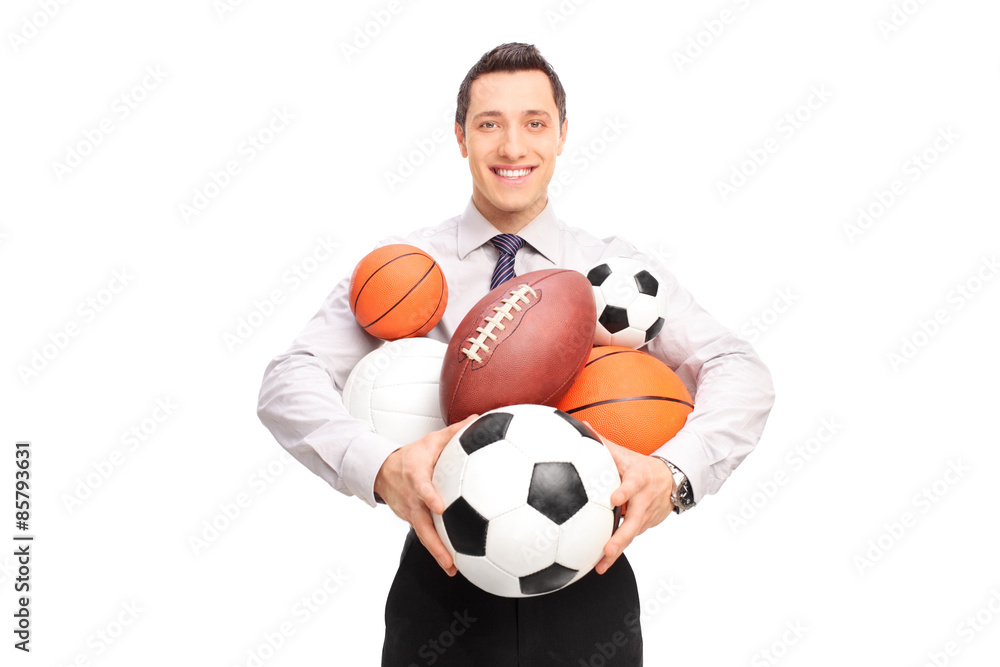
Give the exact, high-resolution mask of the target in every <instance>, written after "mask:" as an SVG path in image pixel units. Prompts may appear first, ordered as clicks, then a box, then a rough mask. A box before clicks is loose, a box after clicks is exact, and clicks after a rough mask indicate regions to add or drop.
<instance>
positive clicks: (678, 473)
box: [656, 456, 694, 514]
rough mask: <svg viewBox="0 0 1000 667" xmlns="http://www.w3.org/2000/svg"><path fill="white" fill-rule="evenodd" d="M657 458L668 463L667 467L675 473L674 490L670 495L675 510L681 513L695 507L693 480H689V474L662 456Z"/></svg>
mask: <svg viewBox="0 0 1000 667" xmlns="http://www.w3.org/2000/svg"><path fill="white" fill-rule="evenodd" d="M656 458H658V459H660V460H661V461H663V462H664V463H666V464H667V467H668V468H670V472H671V473H673V476H674V492H673V493H672V494H671V495H670V502H672V503H673V504H674V511H675V512H677V513H678V514H680V513H681V512H686V511H687V510H689V509H691V508H692V507H694V492H693V491H692V490H691V482H690V481H689V480H688V478H687V475H685V474H684V472H683V471H682V470H681V469H680V468H678V467H677V466H675V465H674V464H673V463H671V462H670V461H668V460H666V459H665V458H663V457H662V456H657V457H656Z"/></svg>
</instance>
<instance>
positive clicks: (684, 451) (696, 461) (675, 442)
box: [652, 429, 711, 505]
mask: <svg viewBox="0 0 1000 667" xmlns="http://www.w3.org/2000/svg"><path fill="white" fill-rule="evenodd" d="M652 455H653V456H659V457H662V458H665V459H666V460H668V461H670V462H671V463H673V464H674V465H675V466H677V467H678V468H680V470H681V472H683V473H684V476H685V477H687V478H688V481H689V482H690V483H691V493H692V494H693V495H694V502H695V504H696V505H697V504H698V503H700V502H701V499H702V498H703V497H704V496H705V494H706V493H708V490H709V488H710V479H711V465H710V464H709V461H708V459H707V458H706V457H705V450H704V449H703V448H702V446H701V442H700V441H699V440H698V436H696V435H693V434H687V433H685V432H684V430H683V429H682V430H681V431H680V432H679V433H678V434H677V435H675V436H674V437H673V438H671V439H670V440H669V441H668V442H667V444H665V445H663V446H662V447H660V448H659V449H657V450H656V451H655V452H653V454H652Z"/></svg>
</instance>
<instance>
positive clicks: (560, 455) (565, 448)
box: [506, 405, 580, 463]
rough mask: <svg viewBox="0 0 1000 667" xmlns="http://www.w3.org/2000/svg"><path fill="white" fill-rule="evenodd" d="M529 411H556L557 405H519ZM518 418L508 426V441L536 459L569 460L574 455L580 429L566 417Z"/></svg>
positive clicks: (530, 457)
mask: <svg viewBox="0 0 1000 667" xmlns="http://www.w3.org/2000/svg"><path fill="white" fill-rule="evenodd" d="M518 408H519V410H520V411H521V412H522V413H524V414H525V415H527V414H530V412H539V413H545V412H552V413H555V412H556V409H555V408H550V407H547V406H540V405H539V406H518ZM548 416H549V415H545V417H546V418H540V419H531V418H525V419H515V420H513V421H512V422H511V423H510V427H509V428H508V429H507V437H506V439H507V441H508V442H510V443H511V444H512V445H514V446H515V447H517V448H518V449H519V450H520V451H521V452H523V453H524V455H525V456H526V457H527V458H528V459H529V460H531V462H532V463H534V462H535V461H568V460H569V459H570V457H572V456H573V449H572V447H573V446H575V445H576V443H577V440H578V438H579V437H580V434H579V432H578V431H577V430H576V428H574V426H573V425H572V424H570V423H569V422H567V421H566V420H565V419H549V418H548Z"/></svg>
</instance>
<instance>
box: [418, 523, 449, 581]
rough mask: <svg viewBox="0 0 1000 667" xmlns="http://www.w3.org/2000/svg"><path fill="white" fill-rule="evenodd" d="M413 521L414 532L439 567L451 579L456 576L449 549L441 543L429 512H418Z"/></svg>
mask: <svg viewBox="0 0 1000 667" xmlns="http://www.w3.org/2000/svg"><path fill="white" fill-rule="evenodd" d="M412 520H413V530H414V531H415V532H416V533H417V538H418V539H419V540H420V543H421V544H423V545H424V548H426V549H427V551H428V552H429V553H430V555H431V556H433V557H434V560H436V561H437V563H438V565H440V566H441V569H442V570H444V571H445V572H446V573H447V574H448V576H449V577H453V576H455V573H456V572H457V570H456V569H455V563H454V562H453V561H452V558H451V554H450V553H448V549H447V547H445V546H444V542H442V541H441V537H440V536H439V535H438V534H437V529H436V528H435V527H434V522H433V521H432V520H431V515H430V514H428V513H427V512H418V513H416V514H415V515H414V516H413V517H412Z"/></svg>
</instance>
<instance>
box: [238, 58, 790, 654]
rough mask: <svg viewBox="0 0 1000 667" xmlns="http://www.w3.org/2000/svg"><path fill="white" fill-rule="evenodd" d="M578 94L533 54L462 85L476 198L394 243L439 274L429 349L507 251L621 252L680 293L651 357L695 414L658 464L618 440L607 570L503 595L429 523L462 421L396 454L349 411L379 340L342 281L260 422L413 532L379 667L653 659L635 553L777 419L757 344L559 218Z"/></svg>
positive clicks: (715, 483) (560, 259) (580, 265)
mask: <svg viewBox="0 0 1000 667" xmlns="http://www.w3.org/2000/svg"><path fill="white" fill-rule="evenodd" d="M565 99H566V96H565V92H564V91H563V88H562V85H561V83H560V82H559V78H558V77H557V76H556V74H555V72H554V71H553V70H552V68H551V66H550V65H549V63H548V62H546V61H545V59H544V58H542V57H541V55H540V54H539V53H538V51H537V50H536V49H535V48H534V47H533V46H529V45H525V44H504V45H502V46H499V47H497V48H496V49H494V50H492V51H490V52H489V53H487V54H485V55H484V56H483V57H482V59H481V60H480V61H479V62H478V63H477V64H476V65H475V66H474V67H473V68H472V70H470V72H469V74H468V75H467V76H466V79H465V81H464V82H463V83H462V85H461V88H460V90H459V95H458V108H457V111H456V117H455V119H456V122H455V136H456V139H457V141H458V145H459V149H460V152H461V154H462V157H464V158H467V159H468V160H469V169H470V171H471V173H472V198H471V201H470V202H469V204H468V206H467V207H466V210H465V212H464V213H463V214H462V215H460V216H458V217H456V218H453V219H451V220H448V221H447V222H445V223H443V224H441V225H439V226H437V227H434V228H429V229H425V230H420V231H418V232H414V233H413V234H411V235H409V236H407V237H403V238H394V239H387V240H386V241H385V242H386V243H395V242H402V243H409V244H411V245H415V246H418V247H420V248H422V249H424V250H425V251H427V252H428V253H429V254H430V255H431V256H432V257H434V258H435V259H437V261H438V262H439V263H440V265H441V267H442V269H443V271H444V274H445V277H446V279H447V281H448V287H449V303H448V307H447V310H446V312H445V314H444V316H443V318H442V320H441V322H440V323H439V324H438V325H437V327H435V329H434V330H432V331H431V333H430V334H429V337H433V338H437V339H438V340H442V341H447V340H448V339H449V338H450V336H451V334H452V333H453V332H454V330H455V327H456V326H457V325H458V323H459V322H460V321H461V319H462V318H463V317H464V315H465V314H466V312H468V310H469V309H470V308H471V307H472V306H473V305H474V304H475V303H476V302H477V301H478V300H479V299H480V298H481V297H482V296H483V295H484V294H485V293H486V292H487V291H488V290H489V287H490V282H491V278H493V277H494V274H500V273H502V272H503V271H504V270H509V268H510V263H511V255H513V268H514V270H515V272H516V273H518V274H521V273H526V272H528V271H534V270H538V269H543V268H552V267H556V266H560V267H567V268H572V269H576V270H579V271H586V270H587V269H588V268H589V267H590V266H592V265H593V264H595V263H597V262H598V260H601V259H605V258H609V257H616V256H622V255H624V256H631V257H636V258H639V259H641V260H642V261H644V262H647V263H648V265H650V266H651V267H652V268H654V270H655V271H656V272H658V273H659V274H660V275H661V277H662V278H663V279H664V281H665V282H666V284H667V289H668V291H669V298H670V314H669V316H668V318H667V321H666V323H665V325H664V327H663V333H661V334H660V336H658V337H657V338H656V339H654V340H653V342H652V343H651V344H650V345H649V346H648V351H649V352H650V353H651V354H653V355H655V356H657V357H658V358H660V359H661V360H663V361H664V362H665V363H667V364H668V365H669V366H670V367H671V368H673V369H675V370H676V372H677V373H678V375H679V376H680V378H681V379H682V380H683V381H684V382H685V384H686V385H687V386H688V388H689V390H690V391H691V394H692V396H693V397H694V402H695V408H694V411H693V412H692V413H691V415H690V416H689V418H688V421H687V424H686V425H685V427H684V429H683V430H682V431H681V432H680V433H678V434H677V436H675V437H674V438H673V439H672V440H670V442H668V443H665V444H664V446H663V447H661V448H660V449H659V450H658V451H656V452H655V453H654V455H653V456H642V455H639V454H636V453H634V452H632V451H631V450H629V449H626V448H625V447H621V446H619V445H618V444H616V443H608V447H609V449H610V450H611V453H612V455H613V457H614V459H615V462H616V463H617V465H618V468H619V471H620V473H621V478H622V483H621V486H620V487H619V488H618V489H617V490H616V491H615V492H614V494H613V495H612V501H613V502H615V503H616V504H619V505H624V506H625V507H626V511H625V518H624V520H623V521H622V524H621V526H620V527H619V529H618V530H617V532H616V533H615V534H614V536H613V537H612V538H611V540H610V541H609V542H608V544H607V545H606V546H605V549H604V557H603V558H602V559H601V561H600V562H599V563H598V564H597V566H596V568H595V571H594V572H591V573H590V574H588V575H587V576H586V577H584V578H583V579H581V580H580V581H579V582H577V583H575V584H573V585H572V586H569V587H567V588H565V589H562V590H560V591H557V592H555V593H552V594H549V595H544V596H539V597H536V598H526V599H520V600H512V599H506V598H499V597H496V596H492V595H489V594H487V593H484V592H482V591H480V590H479V589H477V588H475V587H474V586H473V585H471V584H470V583H469V582H468V581H466V580H465V579H464V578H463V577H461V576H455V575H456V570H455V566H454V563H453V562H452V559H451V557H450V556H449V554H448V551H447V550H446V549H445V547H444V545H443V543H442V542H441V540H440V538H439V537H438V535H437V533H436V532H435V530H434V526H433V522H432V518H431V513H432V512H434V513H441V512H443V511H444V509H445V508H444V504H443V502H442V500H441V498H440V497H439V496H438V495H437V493H436V492H435V490H434V487H433V485H432V483H431V475H432V471H433V466H434V463H435V461H436V460H437V456H438V454H439V453H440V452H441V450H442V449H443V447H444V446H445V444H447V442H448V441H449V440H450V439H451V437H452V435H454V434H455V433H456V432H457V430H458V429H459V428H461V426H463V425H464V423H466V422H462V423H459V424H454V425H452V426H450V427H448V428H446V429H443V430H441V431H437V432H435V433H431V434H429V435H427V436H425V437H424V438H421V439H420V440H417V441H416V442H413V443H409V444H406V445H403V446H400V444H398V443H394V442H391V441H388V440H386V439H385V438H382V437H380V436H378V435H377V434H375V433H372V432H370V431H369V430H368V429H367V427H366V426H365V424H364V423H362V422H360V421H359V420H355V419H352V418H351V417H350V416H349V415H348V414H347V411H346V410H345V408H344V406H343V402H342V401H341V396H340V391H341V390H342V388H343V386H344V382H345V380H346V378H347V375H348V374H349V373H350V371H351V369H352V368H353V366H354V365H355V364H356V363H357V361H358V360H360V359H361V357H362V356H364V354H366V353H368V352H369V351H371V350H373V349H375V347H377V346H378V344H379V341H377V340H375V339H373V338H371V337H370V336H368V334H366V333H364V332H363V331H362V330H361V328H360V327H358V326H357V324H356V323H355V321H354V319H353V316H352V315H351V311H350V308H349V306H348V299H347V292H348V284H349V280H348V279H346V278H345V279H344V280H343V281H341V283H340V284H338V285H337V287H336V288H335V289H334V290H333V292H332V293H331V294H330V296H329V297H328V299H327V301H326V303H325V304H324V305H323V307H322V308H321V309H320V311H319V313H317V315H316V316H315V317H314V318H313V319H312V320H311V321H310V322H309V324H308V325H307V326H306V329H305V330H304V331H303V332H302V334H300V336H299V337H298V338H297V339H296V340H295V341H294V343H293V344H292V347H291V349H289V350H288V351H287V352H286V353H284V354H282V355H279V356H278V357H277V358H275V359H274V361H272V362H271V364H270V365H269V366H268V369H267V371H266V373H265V378H264V383H263V386H262V387H261V394H260V404H259V408H258V413H259V415H260V418H261V420H262V421H263V422H264V424H265V425H266V426H267V427H268V428H269V429H270V430H271V432H272V433H273V434H274V436H275V437H276V439H277V440H278V441H279V442H280V443H281V444H282V446H284V447H285V448H286V449H288V451H290V452H291V453H292V454H293V455H294V456H295V457H296V458H298V459H299V460H300V461H302V463H304V464H305V465H306V466H308V467H309V468H310V469H311V470H312V471H313V472H315V473H316V474H318V475H320V476H321V477H323V479H325V480H327V481H328V482H329V483H330V484H331V485H333V486H334V488H336V489H338V490H339V491H341V492H343V493H345V494H349V495H357V496H360V497H361V498H363V499H364V500H365V501H366V502H368V504H370V505H374V504H375V503H376V502H378V501H382V502H384V503H385V504H387V505H389V507H390V508H391V509H392V510H393V512H395V513H396V514H397V515H398V516H399V517H400V518H402V519H403V520H404V521H406V522H408V523H409V524H410V525H411V526H412V528H413V530H412V531H411V532H410V534H409V536H408V537H407V540H406V543H405V545H404V550H403V556H402V557H401V561H400V567H399V570H398V572H397V574H396V578H395V580H394V582H393V585H392V589H391V590H390V593H389V598H388V600H387V603H386V638H385V644H384V647H383V665H387V666H392V667H399V666H402V667H406V666H408V665H429V664H436V665H475V666H476V667H490V666H493V665H546V666H551V665H564V664H565V665H578V664H594V662H595V661H596V662H598V663H599V664H603V665H640V664H642V635H641V631H640V628H639V611H640V610H639V599H638V593H637V589H636V583H635V578H634V576H633V575H632V571H631V569H630V567H629V565H628V563H627V561H626V559H625V558H624V557H621V555H622V551H623V550H624V549H625V547H626V546H628V545H629V544H630V543H631V541H632V540H633V539H634V538H635V537H636V536H638V535H639V534H641V533H642V532H644V531H645V530H647V529H648V528H651V527H653V526H655V525H657V524H659V523H661V522H662V521H663V520H664V519H665V518H666V517H668V516H669V515H670V514H671V513H672V512H678V513H679V512H680V511H682V510H686V509H689V508H690V507H693V506H694V504H696V503H697V502H698V501H699V500H700V499H701V498H702V497H703V496H704V495H705V494H708V493H715V492H716V491H718V489H719V487H720V486H721V484H722V482H723V481H724V480H725V479H726V478H727V477H728V476H729V474H730V473H731V472H732V471H733V469H735V468H736V466H737V465H738V464H739V463H740V462H741V461H742V460H743V458H744V457H745V456H746V455H747V454H748V453H749V452H750V450H751V449H752V448H753V446H754V445H755V444H756V442H757V440H758V438H759V437H760V433H761V430H762V429H763V427H764V422H765V421H766V418H767V415H768V412H769V411H770V408H771V404H772V400H773V390H772V387H771V380H770V375H769V374H768V372H767V369H766V368H765V367H764V365H763V364H762V363H761V362H760V360H759V359H758V358H757V356H756V354H755V353H754V352H753V350H752V348H751V347H750V345H749V344H747V343H746V342H744V341H742V340H740V339H738V338H736V337H735V336H734V335H733V334H732V333H731V332H730V331H728V330H727V329H725V328H724V327H722V326H721V325H719V324H718V323H717V322H715V321H714V320H713V319H712V318H711V317H710V316H709V315H708V314H707V313H706V312H705V311H704V310H702V309H701V308H700V307H699V306H698V305H697V304H696V303H695V302H694V301H693V299H692V298H691V296H690V294H689V293H688V292H687V291H685V290H684V289H683V288H681V287H680V286H679V285H678V284H677V282H676V280H675V279H674V278H673V276H672V275H671V274H670V273H669V272H668V271H667V270H666V269H665V268H664V267H662V266H661V265H660V264H659V263H658V262H657V261H656V260H655V259H654V258H651V257H646V256H644V255H642V253H640V252H638V251H637V250H636V249H635V248H634V247H633V246H631V245H630V244H628V243H627V242H625V241H623V240H622V239H619V238H617V237H612V238H610V239H605V240H599V239H596V238H594V237H592V236H590V235H589V234H587V233H585V232H583V231H580V230H578V229H574V228H571V227H568V226H567V225H565V224H563V223H562V222H560V221H559V220H558V219H557V218H556V216H555V213H554V211H553V209H552V206H551V204H550V202H549V199H548V194H547V188H548V184H549V181H550V180H551V178H552V174H553V172H554V170H555V163H556V158H557V156H559V155H560V154H561V153H562V150H563V146H564V144H565V142H566V133H567V129H568V121H567V120H566V101H565ZM500 234H504V235H511V236H499V237H498V235H500ZM496 277H497V278H498V279H499V278H502V277H503V276H499V275H498V276H496ZM467 421H468V420H467ZM446 634H447V635H448V637H449V641H448V643H447V646H444V644H445V642H443V641H441V642H440V643H433V648H431V646H432V643H431V641H430V640H437V639H439V638H441V637H444V636H445V635H446ZM609 646H610V647H611V648H612V649H613V650H611V649H608V648H607V647H609ZM609 653H611V655H609ZM597 656H600V660H596V658H597Z"/></svg>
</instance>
